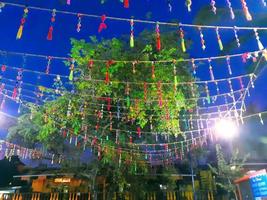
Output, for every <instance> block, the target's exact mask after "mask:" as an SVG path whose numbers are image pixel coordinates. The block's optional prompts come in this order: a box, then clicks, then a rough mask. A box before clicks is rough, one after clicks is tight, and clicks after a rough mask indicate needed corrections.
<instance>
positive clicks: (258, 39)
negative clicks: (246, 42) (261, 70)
mask: <svg viewBox="0 0 267 200" xmlns="http://www.w3.org/2000/svg"><path fill="white" fill-rule="evenodd" d="M253 30H254V33H255V37H256V40H257V43H258V47H259V50H263V49H264V47H263V45H262V43H261V41H260V37H259V33H258V30H257V29H256V28H254V29H253Z"/></svg>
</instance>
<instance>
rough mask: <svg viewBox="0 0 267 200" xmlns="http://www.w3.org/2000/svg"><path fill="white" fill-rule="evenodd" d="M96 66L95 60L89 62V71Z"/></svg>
mask: <svg viewBox="0 0 267 200" xmlns="http://www.w3.org/2000/svg"><path fill="white" fill-rule="evenodd" d="M93 66H94V61H93V60H89V62H88V69H92V68H93Z"/></svg>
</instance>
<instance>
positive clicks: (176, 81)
mask: <svg viewBox="0 0 267 200" xmlns="http://www.w3.org/2000/svg"><path fill="white" fill-rule="evenodd" d="M173 76H174V92H176V91H177V86H178V80H177V71H176V64H175V62H174V63H173Z"/></svg>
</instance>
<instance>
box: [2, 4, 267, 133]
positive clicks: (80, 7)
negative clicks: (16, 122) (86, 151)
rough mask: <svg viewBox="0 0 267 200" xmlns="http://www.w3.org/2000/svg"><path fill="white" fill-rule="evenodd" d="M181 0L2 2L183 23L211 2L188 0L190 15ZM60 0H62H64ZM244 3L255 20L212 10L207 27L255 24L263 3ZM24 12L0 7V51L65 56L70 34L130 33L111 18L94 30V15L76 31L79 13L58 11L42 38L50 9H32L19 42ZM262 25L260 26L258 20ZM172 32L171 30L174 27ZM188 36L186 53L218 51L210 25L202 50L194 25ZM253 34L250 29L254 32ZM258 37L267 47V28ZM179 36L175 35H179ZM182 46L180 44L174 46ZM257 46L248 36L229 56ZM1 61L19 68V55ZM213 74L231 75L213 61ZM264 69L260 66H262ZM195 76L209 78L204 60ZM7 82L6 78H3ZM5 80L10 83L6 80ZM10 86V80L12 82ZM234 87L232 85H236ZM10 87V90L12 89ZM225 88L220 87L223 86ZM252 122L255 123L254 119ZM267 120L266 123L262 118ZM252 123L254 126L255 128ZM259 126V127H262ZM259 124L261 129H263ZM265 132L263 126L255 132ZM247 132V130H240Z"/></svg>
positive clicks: (31, 61)
mask: <svg viewBox="0 0 267 200" xmlns="http://www.w3.org/2000/svg"><path fill="white" fill-rule="evenodd" d="M184 1H185V0H180V1H178V0H171V4H172V12H169V8H168V4H167V1H166V0H130V8H129V9H125V8H123V4H122V3H121V2H120V1H119V0H107V2H106V3H105V4H101V3H100V1H99V0H90V1H84V0H72V3H71V5H70V6H68V5H65V1H64V0H62V1H59V0H53V1H52V0H47V1H44V0H28V1H25V0H20V1H16V0H13V1H12V0H6V2H12V3H19V4H25V5H29V6H38V7H43V8H50V9H54V8H55V9H57V10H66V11H72V12H79V13H87V14H96V15H102V14H105V15H107V16H113V17H123V18H131V17H134V19H148V18H147V16H148V15H149V17H150V18H149V20H153V21H165V22H171V21H176V22H182V23H194V21H195V16H196V15H197V13H198V11H199V10H200V9H201V8H202V7H203V6H208V5H209V4H210V1H209V0H202V1H200V0H192V1H193V5H192V12H191V13H188V12H187V8H186V7H185V5H184ZM62 2H64V3H62ZM231 2H232V7H233V9H234V11H238V10H239V12H240V10H241V11H242V6H241V3H240V0H232V1H231ZM247 4H248V7H249V9H250V12H251V14H252V16H253V17H254V21H252V22H247V21H246V20H245V17H244V15H243V12H241V13H242V14H236V19H235V20H231V18H230V14H229V15H227V17H226V18H223V19H220V20H215V21H213V20H211V18H212V17H213V13H212V12H211V11H209V12H210V14H209V16H210V17H209V21H210V23H209V25H210V24H211V25H227V26H235V25H236V26H257V22H256V21H257V18H258V17H259V18H261V17H263V16H264V15H265V13H266V10H267V7H263V6H262V4H261V0H247ZM216 6H217V8H218V9H220V8H224V9H225V10H226V11H227V12H228V7H227V4H226V0H216ZM22 15H23V8H17V7H11V6H6V7H4V8H3V9H2V13H0V27H1V31H0V50H4V51H13V52H22V53H33V54H44V55H47V56H67V55H68V53H69V52H70V49H71V45H70V38H76V39H85V40H89V36H92V35H97V36H99V37H104V38H112V37H119V36H120V35H129V33H130V25H129V23H128V22H119V21H111V20H107V21H106V23H107V25H108V29H107V30H104V31H102V32H101V33H100V34H98V32H97V29H98V25H99V23H100V19H98V18H96V19H94V18H86V17H84V18H83V19H82V28H81V32H80V33H77V32H76V25H77V17H76V16H73V15H62V14H60V13H58V14H57V16H56V22H55V28H54V33H53V40H52V41H47V40H46V36H47V32H48V28H49V26H50V18H51V13H49V12H46V11H36V10H29V14H28V18H27V22H26V24H25V27H24V31H23V36H22V39H21V40H16V34H17V30H18V28H19V25H20V19H21V17H22ZM202 24H206V22H205V21H202ZM261 25H262V24H261ZM134 28H135V34H138V33H139V32H140V31H142V30H144V29H150V30H154V29H155V27H154V25H147V24H140V23H136V24H135V27H134ZM174 30H175V28H174ZM184 31H185V37H186V39H190V40H192V41H193V44H192V46H191V47H190V49H189V51H188V52H189V54H190V57H192V58H196V57H211V56H218V55H221V52H220V51H219V48H218V45H217V39H216V34H215V31H214V30H213V29H203V33H204V37H205V40H206V47H207V48H206V50H205V51H202V49H201V44H200V39H199V33H198V31H197V30H196V29H193V28H186V27H185V28H184ZM220 33H221V38H222V41H223V43H227V42H229V41H231V40H232V39H233V37H234V34H233V31H231V30H222V31H221V32H220ZM245 33H246V31H240V35H242V34H245ZM252 34H253V31H252ZM259 34H260V37H261V41H262V43H263V44H264V46H266V45H267V37H266V36H267V34H266V32H260V31H259ZM178 37H179V36H177V38H178ZM177 45H180V44H177ZM257 50H258V46H257V42H256V40H255V37H254V35H253V37H251V39H250V40H249V41H247V42H246V43H241V48H234V49H233V50H231V51H230V52H227V53H228V54H235V53H243V52H247V51H257ZM0 62H1V63H4V64H7V65H10V66H14V67H22V66H23V59H22V57H21V56H12V55H8V56H7V57H6V58H4V57H3V56H1V57H0ZM231 63H232V70H233V76H238V75H240V74H245V73H246V71H247V69H246V66H247V64H243V63H242V62H241V58H234V59H233V60H231ZM46 64H47V60H45V59H37V58H26V63H24V68H27V69H32V70H36V71H43V72H44V71H45V69H46ZM213 65H214V75H215V79H218V78H228V77H229V75H228V73H227V67H226V62H225V61H224V60H223V61H220V62H214V64H213ZM261 67H262V68H263V67H264V66H261ZM68 72H69V70H68V67H66V66H64V64H63V63H62V62H61V61H56V60H53V61H52V65H51V73H54V74H62V75H67V76H68ZM16 73H17V72H16V71H14V70H7V72H6V73H5V75H4V77H6V78H8V79H13V80H15V77H16ZM265 75H266V71H263V73H262V74H261V77H259V79H258V80H257V82H256V83H255V86H256V87H255V89H254V90H253V91H251V97H250V99H249V100H248V101H249V102H250V103H253V105H255V107H256V108H255V109H256V110H255V112H259V111H263V110H264V109H265V108H266V105H267V104H266V101H265V99H266V94H267V88H266V78H264V77H265ZM197 77H198V78H200V79H201V80H209V79H210V76H209V71H208V64H207V62H206V63H202V64H201V65H200V66H199V70H198V71H197ZM52 80H53V78H51V77H49V76H46V75H43V76H41V79H40V80H39V81H38V79H37V75H36V74H33V73H24V76H23V81H24V82H25V83H32V84H37V82H38V84H40V85H44V86H49V85H50V86H51V83H52ZM3 82H5V81H3ZM6 83H8V82H6ZM9 84H11V85H12V84H13V85H14V83H10V82H9ZM234 87H235V85H234ZM23 88H25V89H28V90H33V91H34V88H33V87H29V86H23ZM10 89H12V88H10ZM222 90H223V88H222ZM27 92H28V91H23V90H22V93H23V94H25V95H29V96H33V97H34V95H33V94H32V93H29V92H28V93H27ZM215 92H216V91H211V93H212V94H215ZM17 107H18V105H17V104H16V103H15V102H12V101H10V100H7V103H6V106H5V108H4V110H3V112H6V113H9V114H11V115H17ZM254 122H255V123H254ZM254 122H253V123H252V124H253V128H251V129H246V130H254V128H255V127H258V126H260V123H259V121H257V120H254ZM266 123H267V121H266ZM254 125H255V127H254ZM261 128H262V127H261ZM261 128H260V129H261ZM259 131H263V130H259ZM244 132H246V131H244Z"/></svg>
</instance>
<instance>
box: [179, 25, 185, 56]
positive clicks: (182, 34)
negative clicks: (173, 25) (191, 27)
mask: <svg viewBox="0 0 267 200" xmlns="http://www.w3.org/2000/svg"><path fill="white" fill-rule="evenodd" d="M180 39H181V48H182V52H186V46H185V39H184V31H183V29H182V27H180Z"/></svg>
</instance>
